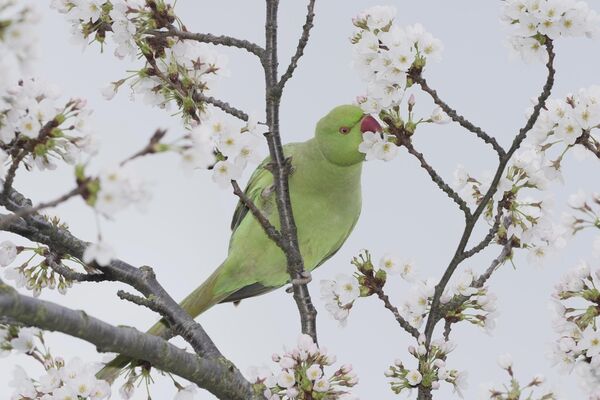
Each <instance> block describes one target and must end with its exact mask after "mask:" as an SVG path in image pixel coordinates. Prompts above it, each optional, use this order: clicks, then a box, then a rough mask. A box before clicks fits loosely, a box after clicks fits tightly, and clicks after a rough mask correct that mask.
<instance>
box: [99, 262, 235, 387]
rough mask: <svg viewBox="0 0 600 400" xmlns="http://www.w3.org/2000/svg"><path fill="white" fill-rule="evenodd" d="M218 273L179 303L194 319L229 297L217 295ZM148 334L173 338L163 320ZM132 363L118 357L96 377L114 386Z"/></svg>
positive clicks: (126, 358) (128, 359)
mask: <svg viewBox="0 0 600 400" xmlns="http://www.w3.org/2000/svg"><path fill="white" fill-rule="evenodd" d="M218 271H219V269H217V270H216V271H215V272H214V273H213V274H212V275H211V276H210V277H208V279H207V280H206V281H204V283H203V284H202V285H200V286H199V287H198V288H197V289H196V290H194V291H193V292H192V293H190V294H189V295H188V296H187V297H186V298H185V299H183V301H182V302H181V303H179V305H180V306H181V308H183V309H184V310H185V311H187V313H188V314H189V315H190V316H191V317H192V318H196V317H197V316H198V315H200V314H202V313H203V312H204V311H206V310H208V309H209V308H211V307H212V306H214V305H215V304H217V303H219V302H220V301H222V300H223V299H224V298H225V297H227V296H228V295H229V293H227V294H224V295H222V296H219V295H216V294H215V291H214V286H215V283H216V280H217V278H218V276H219V275H218ZM147 333H149V334H151V335H154V336H161V337H163V338H165V339H170V338H171V337H172V336H170V335H172V334H170V332H169V330H168V327H167V325H166V324H165V322H164V321H163V320H161V321H158V322H157V323H156V324H154V326H152V328H150V329H149V330H148V331H147ZM132 361H133V359H132V358H131V357H128V356H124V355H118V356H117V357H115V358H114V359H113V360H112V361H110V362H109V363H107V364H106V365H105V366H104V368H102V369H101V370H100V371H98V373H97V374H96V377H97V378H98V379H102V380H105V381H107V382H109V383H111V384H112V383H113V382H114V381H115V380H116V379H117V378H118V377H119V375H120V374H121V371H122V370H123V368H125V367H127V366H128V365H129V363H131V362H132Z"/></svg>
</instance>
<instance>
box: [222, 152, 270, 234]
mask: <svg viewBox="0 0 600 400" xmlns="http://www.w3.org/2000/svg"><path fill="white" fill-rule="evenodd" d="M270 160H271V158H270V157H267V158H265V159H264V160H263V162H261V163H260V164H259V166H258V167H256V169H255V170H254V172H253V173H252V176H250V180H248V184H247V185H246V190H244V194H245V195H246V197H248V198H249V199H250V200H251V201H252V202H253V203H254V204H256V205H257V206H258V203H259V202H258V201H257V200H258V199H259V197H260V196H261V194H262V193H263V191H264V190H265V189H267V188H268V187H269V186H271V185H272V184H273V175H272V174H271V172H269V171H268V170H267V168H266V166H267V164H268V163H269V161H270ZM248 211H250V209H249V208H248V207H246V205H245V204H244V202H243V201H241V200H240V201H239V202H238V204H237V206H236V207H235V211H234V212H233V217H232V219H231V231H232V232H233V231H235V230H236V228H237V227H238V226H239V225H240V223H241V222H242V220H243V219H244V218H245V217H246V215H247V214H248Z"/></svg>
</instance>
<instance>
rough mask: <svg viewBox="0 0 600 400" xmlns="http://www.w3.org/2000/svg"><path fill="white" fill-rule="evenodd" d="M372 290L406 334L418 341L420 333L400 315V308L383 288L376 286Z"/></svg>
mask: <svg viewBox="0 0 600 400" xmlns="http://www.w3.org/2000/svg"><path fill="white" fill-rule="evenodd" d="M371 290H373V293H375V294H376V295H377V297H379V299H380V300H381V301H383V304H384V305H385V308H387V309H388V310H390V311H391V312H392V314H394V318H396V321H398V323H399V324H400V326H401V327H402V329H404V330H405V331H406V332H408V333H409V334H410V335H412V336H413V337H414V338H415V339H417V338H418V337H419V331H418V330H417V329H415V328H414V327H413V326H412V325H411V324H409V323H408V321H407V320H405V319H404V317H402V315H400V312H399V311H398V308H396V307H395V306H394V305H393V304H392V303H390V299H389V297H388V296H387V295H386V294H385V293H384V291H383V288H382V287H381V286H374V287H371Z"/></svg>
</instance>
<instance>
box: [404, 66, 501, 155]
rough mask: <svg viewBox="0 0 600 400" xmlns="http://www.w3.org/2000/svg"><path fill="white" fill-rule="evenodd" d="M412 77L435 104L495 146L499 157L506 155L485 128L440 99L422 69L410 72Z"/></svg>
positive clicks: (453, 119) (464, 126)
mask: <svg viewBox="0 0 600 400" xmlns="http://www.w3.org/2000/svg"><path fill="white" fill-rule="evenodd" d="M410 78H411V79H412V80H413V81H415V82H416V83H418V84H419V86H421V88H422V89H423V90H424V91H425V92H427V93H428V94H429V95H430V96H431V98H432V99H433V101H434V102H435V104H437V105H438V106H440V108H441V109H442V110H444V112H445V113H446V114H447V115H448V116H449V117H450V118H451V119H452V121H454V122H457V123H458V124H459V125H460V126H462V127H463V128H465V129H467V130H468V131H470V132H472V133H474V134H475V135H477V137H479V138H480V139H481V140H483V141H484V142H485V143H487V144H489V145H491V146H492V147H493V148H494V150H495V151H496V153H498V156H499V157H503V156H504V155H505V151H504V149H503V148H502V146H500V145H499V144H498V142H497V141H496V139H495V138H493V137H492V136H490V135H488V134H487V133H486V132H485V131H484V130H483V129H481V128H480V127H478V126H476V125H474V124H473V123H471V122H470V121H469V120H467V119H466V118H465V117H463V116H462V115H460V114H458V112H456V110H454V109H453V108H452V107H450V106H449V105H448V104H446V103H445V102H444V101H443V100H442V99H440V97H439V95H438V94H437V92H436V91H435V90H433V89H432V88H430V87H429V85H428V84H427V81H426V80H425V78H423V77H422V76H421V71H414V72H413V73H411V74H410Z"/></svg>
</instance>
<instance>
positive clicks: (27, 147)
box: [0, 119, 58, 199]
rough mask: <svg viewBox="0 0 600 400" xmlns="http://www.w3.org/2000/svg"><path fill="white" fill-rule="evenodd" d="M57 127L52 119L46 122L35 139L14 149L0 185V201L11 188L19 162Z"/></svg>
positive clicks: (56, 123) (55, 121)
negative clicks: (0, 191)
mask: <svg viewBox="0 0 600 400" xmlns="http://www.w3.org/2000/svg"><path fill="white" fill-rule="evenodd" d="M57 126H58V121H57V120H56V119H52V120H50V121H48V122H46V124H45V125H44V126H42V128H41V129H40V131H39V133H38V136H37V138H35V139H30V140H29V141H27V142H25V143H24V145H23V146H22V148H19V147H17V148H15V150H14V151H13V152H12V157H13V160H12V164H11V165H10V168H9V169H8V172H7V173H6V176H5V177H4V184H3V185H2V193H1V194H0V199H3V198H6V196H7V195H8V192H9V190H10V189H11V188H12V185H13V182H14V180H15V176H16V174H17V169H18V168H19V165H20V164H21V161H23V159H24V158H25V157H26V156H27V155H28V154H30V153H31V152H32V151H33V150H34V149H35V146H37V145H38V144H40V143H43V142H44V141H45V140H46V139H47V137H48V136H49V135H50V133H52V130H53V129H54V128H56V127H57ZM18 145H19V144H17V146H18Z"/></svg>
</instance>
